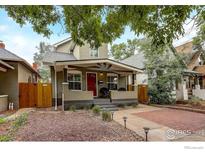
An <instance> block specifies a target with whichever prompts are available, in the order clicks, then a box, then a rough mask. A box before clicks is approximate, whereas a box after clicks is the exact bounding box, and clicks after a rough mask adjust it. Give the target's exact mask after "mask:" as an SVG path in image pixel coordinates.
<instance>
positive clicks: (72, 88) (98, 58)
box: [43, 38, 143, 105]
mask: <svg viewBox="0 0 205 154" xmlns="http://www.w3.org/2000/svg"><path fill="white" fill-rule="evenodd" d="M54 46H55V48H56V51H55V52H48V53H47V54H46V55H45V57H44V60H43V61H44V64H45V65H48V66H50V69H51V81H52V87H53V101H54V102H55V103H56V102H57V101H58V104H61V102H62V97H63V100H64V101H65V103H66V104H68V105H70V104H73V103H74V104H75V105H77V104H82V103H83V104H85V103H93V102H94V103H95V102H96V100H99V99H96V98H107V97H110V99H111V101H112V102H113V103H114V102H120V101H121V102H122V101H124V102H136V101H137V92H136V88H135V87H134V80H135V79H134V76H135V74H137V73H142V72H143V71H142V70H141V69H140V68H138V67H135V66H131V65H127V64H124V63H121V62H117V61H115V60H111V59H109V58H108V45H107V44H102V46H101V47H99V48H98V49H92V48H90V46H89V44H87V43H85V45H83V46H78V45H76V44H75V43H74V42H73V41H72V39H71V38H68V39H65V40H63V41H60V42H58V43H56V44H54ZM109 93H110V94H109ZM62 94H63V95H62ZM64 101H63V102H64Z"/></svg>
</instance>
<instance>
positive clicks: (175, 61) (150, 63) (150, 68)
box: [139, 39, 185, 104]
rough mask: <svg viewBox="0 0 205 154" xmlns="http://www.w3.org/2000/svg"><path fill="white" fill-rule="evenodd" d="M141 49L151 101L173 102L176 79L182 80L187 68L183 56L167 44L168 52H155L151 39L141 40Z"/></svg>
mask: <svg viewBox="0 0 205 154" xmlns="http://www.w3.org/2000/svg"><path fill="white" fill-rule="evenodd" d="M139 49H140V51H141V52H143V53H144V56H145V67H146V72H147V74H148V84H149V95H150V101H151V102H152V103H160V104H161V103H163V104H164V103H168V104H169V103H173V102H174V101H175V99H174V95H175V94H174V93H173V90H174V88H175V84H176V81H178V82H180V81H181V77H182V74H183V70H184V68H185V64H184V60H183V57H181V56H180V55H178V54H177V53H176V52H175V50H174V48H173V47H172V46H171V47H170V46H167V47H166V48H165V49H166V52H159V51H156V52H153V50H152V48H151V40H150V39H142V40H140V43H139ZM163 49H164V48H163ZM159 50H162V49H159Z"/></svg>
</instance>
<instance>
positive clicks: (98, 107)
mask: <svg viewBox="0 0 205 154" xmlns="http://www.w3.org/2000/svg"><path fill="white" fill-rule="evenodd" d="M92 111H93V113H94V114H95V115H99V114H100V106H98V105H96V106H94V107H93V108H92Z"/></svg>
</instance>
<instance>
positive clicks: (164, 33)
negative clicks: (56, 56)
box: [1, 5, 205, 51]
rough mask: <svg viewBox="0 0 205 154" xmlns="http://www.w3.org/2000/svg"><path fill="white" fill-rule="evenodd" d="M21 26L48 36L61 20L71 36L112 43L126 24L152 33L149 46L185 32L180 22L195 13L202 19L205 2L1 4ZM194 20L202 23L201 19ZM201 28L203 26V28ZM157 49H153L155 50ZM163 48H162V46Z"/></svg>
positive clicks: (97, 43) (96, 43) (79, 40)
mask: <svg viewBox="0 0 205 154" xmlns="http://www.w3.org/2000/svg"><path fill="white" fill-rule="evenodd" d="M1 8H4V9H5V10H6V11H7V13H8V15H9V16H10V17H11V18H13V19H14V20H15V21H16V22H17V23H19V24H20V25H21V26H22V25H25V24H26V23H27V22H28V23H30V24H32V26H33V30H34V31H35V32H37V33H39V34H43V35H45V36H49V35H50V34H51V33H52V31H51V29H50V25H54V24H56V23H60V24H61V25H63V26H64V27H65V30H66V32H68V33H70V34H71V36H72V39H73V40H74V41H75V42H76V43H77V44H78V45H82V44H83V43H84V41H87V42H88V43H89V44H90V45H91V47H96V48H97V47H99V46H100V45H101V44H102V43H111V42H112V41H113V40H115V39H116V38H118V37H119V36H120V35H122V34H123V32H124V30H125V27H126V26H129V27H130V29H131V30H132V31H133V32H135V34H136V35H140V34H141V35H143V36H146V37H152V38H153V39H152V48H156V49H157V48H159V47H160V49H161V48H162V47H163V46H165V45H166V44H170V45H171V44H172V41H173V39H176V38H178V36H180V35H183V34H184V28H183V24H184V23H185V21H186V20H187V19H189V18H190V16H191V14H193V13H194V14H195V18H196V19H199V18H202V21H204V14H205V6H188V5H186V6H175V5H174V6H173V5H171V6H164V5H160V6H156V5H152V6H151V5H149V6H125V5H123V6H1ZM200 21H201V20H196V24H197V25H198V26H199V27H201V26H204V23H202V24H201V23H200ZM203 29H204V28H203ZM154 51H156V50H154ZM162 51H164V50H162Z"/></svg>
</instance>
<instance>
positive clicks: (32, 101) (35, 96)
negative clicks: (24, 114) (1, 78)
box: [19, 83, 52, 108]
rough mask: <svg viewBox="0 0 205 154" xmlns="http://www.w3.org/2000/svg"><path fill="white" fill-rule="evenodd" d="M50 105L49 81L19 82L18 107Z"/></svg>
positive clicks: (50, 90) (50, 91)
mask: <svg viewBox="0 0 205 154" xmlns="http://www.w3.org/2000/svg"><path fill="white" fill-rule="evenodd" d="M51 106H52V89H51V84H50V83H36V84H35V83H19V108H27V107H51Z"/></svg>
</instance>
